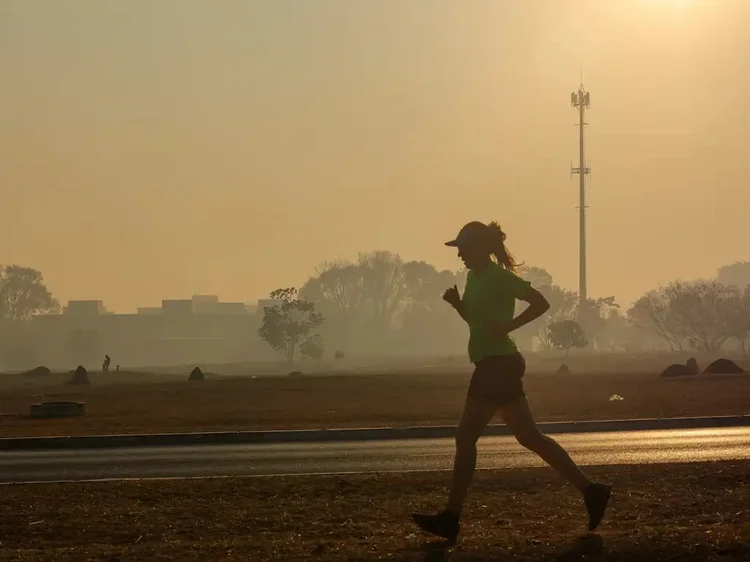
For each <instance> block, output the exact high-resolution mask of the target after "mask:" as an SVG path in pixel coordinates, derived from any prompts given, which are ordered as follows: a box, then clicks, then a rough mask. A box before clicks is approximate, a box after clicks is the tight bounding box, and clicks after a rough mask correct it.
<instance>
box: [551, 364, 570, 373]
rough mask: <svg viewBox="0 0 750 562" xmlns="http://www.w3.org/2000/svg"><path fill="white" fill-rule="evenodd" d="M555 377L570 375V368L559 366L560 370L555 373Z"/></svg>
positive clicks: (564, 365)
mask: <svg viewBox="0 0 750 562" xmlns="http://www.w3.org/2000/svg"><path fill="white" fill-rule="evenodd" d="M555 374H556V375H571V374H572V373H571V372H570V367H568V366H567V365H566V364H564V363H563V364H562V365H560V368H559V369H557V371H555Z"/></svg>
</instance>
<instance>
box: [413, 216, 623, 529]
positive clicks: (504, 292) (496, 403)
mask: <svg viewBox="0 0 750 562" xmlns="http://www.w3.org/2000/svg"><path fill="white" fill-rule="evenodd" d="M505 238H506V236H505V233H504V232H503V231H502V229H501V228H500V226H499V225H498V224H497V223H495V222H491V223H490V224H484V223H481V222H470V223H468V224H467V225H465V226H464V227H463V228H462V229H461V231H460V232H459V233H458V236H456V239H455V240H452V241H451V242H446V245H447V246H452V247H455V248H458V257H459V258H461V260H462V261H463V262H464V264H465V265H466V268H467V269H468V270H469V272H468V275H467V278H466V288H465V289H464V294H463V297H461V295H460V294H459V292H458V287H456V286H453V287H452V288H450V289H448V290H447V291H445V294H444V295H443V299H445V300H446V301H447V302H448V303H449V304H450V305H451V306H453V307H454V308H455V309H456V311H457V312H458V313H459V314H460V315H461V318H463V319H464V320H465V321H466V323H467V324H468V325H469V333H470V335H469V359H470V360H471V362H472V363H474V365H475V369H474V374H473V375H472V377H471V382H470V383H469V389H468V392H467V396H466V403H465V405H464V411H463V414H462V415H461V420H460V422H459V424H458V430H457V433H456V456H455V460H454V464H453V478H452V482H451V489H450V494H449V496H448V505H447V508H446V509H445V510H443V511H441V512H439V513H437V514H435V515H424V514H419V513H415V514H413V515H412V517H413V518H414V521H415V522H416V523H417V525H419V526H420V527H421V528H422V529H423V530H425V531H427V532H428V533H431V534H433V535H437V536H440V537H443V538H445V539H448V540H449V541H455V540H456V538H457V537H458V533H459V530H460V522H459V521H460V517H461V509H462V507H463V504H464V500H465V499H466V494H467V492H468V489H469V486H470V485H471V481H472V478H473V476H474V469H475V467H476V462H477V448H476V444H477V440H478V439H479V436H480V435H482V433H483V431H484V429H485V428H486V426H487V424H489V423H490V421H491V420H492V418H493V417H494V415H495V413H496V412H497V411H498V410H499V411H500V414H501V415H502V417H503V420H504V421H505V423H506V425H507V426H508V428H509V429H510V430H511V431H512V432H513V434H514V435H515V437H516V439H517V440H518V442H519V443H520V444H521V445H522V446H524V447H526V448H527V449H529V450H531V451H533V452H534V453H536V454H537V455H539V457H541V458H542V460H544V461H545V462H546V463H547V464H549V465H550V466H551V467H552V468H553V469H555V470H556V471H557V472H558V473H559V474H560V475H561V476H563V477H564V478H565V479H566V480H568V481H569V482H570V483H572V484H573V485H574V486H575V487H576V488H578V490H579V491H580V492H581V493H582V495H583V499H584V504H585V506H586V509H587V510H588V516H589V523H588V527H589V530H590V531H593V530H594V529H595V528H596V527H597V526H598V525H599V523H600V522H601V520H602V518H603V517H604V511H605V509H606V507H607V504H608V503H609V498H610V494H611V486H609V485H605V484H599V483H595V482H592V481H591V480H589V478H588V476H586V475H585V474H584V473H583V472H582V471H581V469H580V468H578V466H577V465H576V464H575V462H573V460H572V459H571V458H570V456H569V455H568V453H567V452H566V451H565V449H563V448H562V447H561V446H560V445H559V444H558V443H557V442H556V441H555V440H553V439H551V438H550V437H547V436H546V435H544V434H542V433H541V432H540V431H539V429H538V428H537V426H536V423H535V421H534V417H533V416H532V414H531V410H530V408H529V403H528V401H527V399H526V394H525V393H524V389H523V383H522V380H521V379H522V377H523V375H524V372H525V370H526V362H525V360H524V357H523V355H521V353H519V351H518V349H517V347H516V344H515V342H514V341H513V339H511V337H510V336H509V334H510V332H512V331H514V330H517V329H518V328H520V327H521V326H524V325H526V324H528V323H529V322H531V321H533V320H535V319H537V318H539V317H540V316H542V315H543V314H544V313H545V312H547V310H548V309H549V303H548V302H547V299H545V298H544V296H543V295H542V294H541V293H540V292H539V291H537V290H536V289H534V288H533V287H532V286H531V284H530V283H529V282H528V281H525V280H524V279H522V278H521V277H519V276H518V275H516V273H515V270H516V269H517V267H518V264H517V263H516V261H515V259H514V258H513V256H512V255H511V253H510V252H509V251H508V249H507V248H506V246H505ZM493 258H494V259H493ZM516 299H518V300H522V301H525V302H527V303H528V304H529V306H528V307H527V308H526V310H524V311H523V312H522V313H521V314H519V315H518V316H516V317H515V318H514V314H515V304H516Z"/></svg>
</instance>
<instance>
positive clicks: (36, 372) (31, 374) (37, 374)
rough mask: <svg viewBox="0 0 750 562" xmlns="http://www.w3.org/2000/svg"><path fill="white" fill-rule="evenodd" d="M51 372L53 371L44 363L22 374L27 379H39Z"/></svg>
mask: <svg viewBox="0 0 750 562" xmlns="http://www.w3.org/2000/svg"><path fill="white" fill-rule="evenodd" d="M50 373H51V371H50V370H49V369H48V368H47V367H45V366H44V365H40V366H39V367H35V368H34V369H31V370H30V371H25V372H23V373H21V376H22V377H23V378H26V379H39V378H42V377H47V376H49V374H50Z"/></svg>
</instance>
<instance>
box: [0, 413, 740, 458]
mask: <svg viewBox="0 0 750 562" xmlns="http://www.w3.org/2000/svg"><path fill="white" fill-rule="evenodd" d="M747 426H750V415H747V416H714V417H703V418H645V419H631V420H601V421H573V422H547V423H538V424H537V427H539V429H540V430H541V431H542V432H544V433H553V434H554V433H591V432H611V431H642V430H657V429H701V428H711V427H717V428H719V427H747ZM455 434H456V426H453V425H448V426H446V425H443V426H416V427H377V428H347V429H300V430H272V431H221V432H211V433H154V434H143V435H136V434H132V435H129V434H123V435H91V436H80V437H56V436H55V437H4V438H0V451H49V450H60V449H63V450H66V449H67V450H69V449H110V448H120V447H174V446H191V445H192V446H195V445H239V444H273V443H315V442H336V441H339V442H341V441H377V440H395V439H439V438H452V437H453V436H454V435H455ZM484 434H485V435H510V434H511V432H510V431H509V430H508V428H507V426H505V425H490V426H489V427H488V428H487V430H486V431H485V433H484Z"/></svg>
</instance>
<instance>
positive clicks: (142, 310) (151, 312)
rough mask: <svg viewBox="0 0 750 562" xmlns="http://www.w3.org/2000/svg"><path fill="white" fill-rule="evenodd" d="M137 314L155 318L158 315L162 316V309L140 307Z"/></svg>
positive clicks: (157, 307) (158, 307)
mask: <svg viewBox="0 0 750 562" xmlns="http://www.w3.org/2000/svg"><path fill="white" fill-rule="evenodd" d="M137 313H138V314H143V315H152V316H153V315H156V314H161V307H160V306H139V307H138V310H137Z"/></svg>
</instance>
